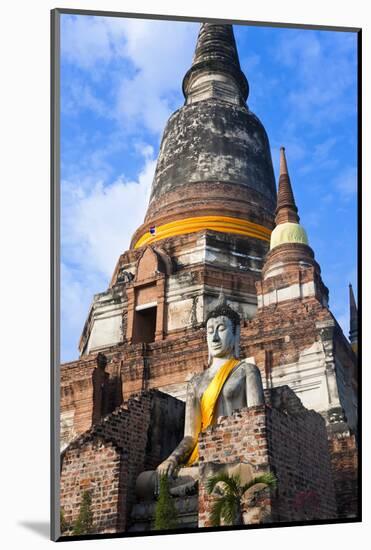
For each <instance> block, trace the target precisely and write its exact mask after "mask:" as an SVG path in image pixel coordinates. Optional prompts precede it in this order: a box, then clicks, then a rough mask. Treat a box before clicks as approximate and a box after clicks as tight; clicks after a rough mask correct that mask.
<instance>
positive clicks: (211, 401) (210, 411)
mask: <svg viewBox="0 0 371 550" xmlns="http://www.w3.org/2000/svg"><path fill="white" fill-rule="evenodd" d="M206 334H207V345H208V351H209V362H208V368H207V369H206V370H205V371H203V372H201V373H199V374H195V375H194V376H193V377H192V378H191V380H190V381H189V383H188V386H187V395H186V408H185V426H184V437H183V439H182V440H181V442H180V443H179V445H178V446H177V447H176V448H175V449H174V450H173V452H172V453H171V454H170V456H168V458H166V460H164V461H163V462H162V463H161V464H160V465H159V466H158V468H157V470H156V472H143V474H141V475H140V476H139V477H138V480H137V496H138V497H139V498H143V499H145V498H146V497H147V498H148V496H149V495H150V494H152V495H153V493H154V492H156V485H157V483H158V478H159V476H160V475H166V476H168V478H169V481H170V487H171V488H170V492H171V493H172V494H173V495H181V494H186V493H187V491H190V490H192V488H193V487H194V486H195V484H196V483H197V480H198V467H197V465H198V436H199V433H200V432H201V431H204V430H205V429H206V428H207V427H208V426H211V425H213V424H215V423H216V422H217V419H218V417H220V416H229V415H231V414H232V413H233V411H235V410H237V409H242V408H245V407H252V406H254V405H260V404H262V403H264V394H263V386H262V380H261V375H260V371H259V369H258V368H257V367H256V365H255V364H253V363H252V362H251V361H249V360H247V359H238V353H239V340H240V338H239V335H240V317H239V315H238V313H237V312H236V311H234V310H233V309H232V308H231V307H230V306H229V305H227V303H226V299H225V296H224V295H223V294H221V295H220V297H219V300H218V304H217V306H216V307H215V308H214V309H213V310H212V311H211V312H210V313H209V314H208V316H207V319H206Z"/></svg>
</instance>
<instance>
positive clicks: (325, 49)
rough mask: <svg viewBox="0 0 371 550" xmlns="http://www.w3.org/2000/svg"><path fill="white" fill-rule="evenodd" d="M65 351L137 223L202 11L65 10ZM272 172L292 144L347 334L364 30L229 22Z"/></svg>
mask: <svg viewBox="0 0 371 550" xmlns="http://www.w3.org/2000/svg"><path fill="white" fill-rule="evenodd" d="M61 24H62V28H61V175H62V182H61V197H62V201H61V219H62V222H61V360H62V361H69V360H72V359H75V358H77V357H78V349H77V344H78V340H79V337H80V334H81V331H82V328H83V325H84V322H85V319H86V317H87V314H88V310H89V307H90V305H91V302H92V299H93V295H94V294H95V293H97V292H102V291H104V290H105V289H106V288H107V286H108V284H109V280H110V278H111V275H112V272H113V269H114V266H115V263H116V261H117V259H118V256H119V255H120V254H121V253H122V252H123V251H124V250H126V249H127V248H128V247H129V242H130V239H131V236H132V234H133V232H134V231H135V229H136V228H137V227H138V226H139V225H140V224H141V223H142V221H143V218H144V215H145V211H146V207H147V203H148V197H149V191H150V186H151V183H152V178H153V173H154V169H155V166H156V158H157V154H158V149H159V145H160V140H161V136H162V131H163V129H164V126H165V124H166V121H167V119H168V117H169V116H170V114H171V113H172V112H174V111H175V110H176V109H178V108H179V107H181V106H182V105H183V102H184V98H183V95H182V91H181V84H182V78H183V76H184V74H185V72H186V71H187V69H188V68H189V67H190V65H191V62H192V56H193V53H194V48H195V44H196V39H197V34H198V30H199V24H198V23H184V22H164V21H148V20H135V19H121V18H104V17H88V16H83V15H79V16H72V15H62V23H61ZM234 31H235V37H236V42H237V47H238V51H239V56H240V62H241V67H242V70H243V71H244V72H245V74H246V76H247V79H248V81H249V85H250V96H249V98H248V101H247V103H248V106H249V108H250V109H251V110H252V111H253V112H254V113H255V114H256V115H257V116H258V117H259V118H260V119H261V121H262V122H263V124H264V126H265V128H266V130H267V133H268V136H269V140H270V145H271V150H272V158H273V164H274V169H275V173H276V175H277V170H278V166H279V162H278V152H279V147H280V146H281V145H284V146H285V147H286V154H287V160H288V166H289V172H290V176H291V181H292V184H293V188H294V193H295V197H296V202H297V205H298V208H299V214H300V218H301V223H302V224H303V226H304V227H305V228H306V230H307V233H308V237H309V243H310V245H311V247H312V248H313V250H314V252H315V255H316V259H317V261H318V262H319V264H320V266H321V268H322V276H323V280H324V282H325V284H326V285H327V286H328V287H329V290H330V308H331V310H332V312H333V313H334V315H335V316H336V318H337V319H338V321H339V322H340V324H341V326H342V327H343V330H344V332H345V334H346V335H348V331H349V323H348V283H349V282H351V283H352V284H353V287H354V290H355V292H356V291H357V286H356V284H357V279H356V266H357V257H356V253H357V246H356V229H357V222H356V215H357V196H356V186H357V89H356V68H357V38H356V34H355V33H340V32H329V31H312V30H302V29H301V30H298V29H277V28H268V27H251V26H237V25H235V26H234Z"/></svg>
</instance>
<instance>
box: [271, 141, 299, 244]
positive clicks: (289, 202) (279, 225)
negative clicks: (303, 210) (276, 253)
mask: <svg viewBox="0 0 371 550" xmlns="http://www.w3.org/2000/svg"><path fill="white" fill-rule="evenodd" d="M299 220H300V218H299V216H298V209H297V206H296V204H295V199H294V193H293V192H292V187H291V181H290V176H289V171H288V169H287V162H286V155H285V148H284V147H281V149H280V179H279V182H278V193H277V208H276V220H275V221H276V227H275V228H274V229H273V231H272V233H271V242H270V249H271V250H273V248H275V247H276V246H278V245H280V244H288V243H298V244H305V245H308V237H307V234H306V231H305V229H304V227H302V226H301V225H300V223H299Z"/></svg>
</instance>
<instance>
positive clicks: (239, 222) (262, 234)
mask: <svg viewBox="0 0 371 550" xmlns="http://www.w3.org/2000/svg"><path fill="white" fill-rule="evenodd" d="M203 229H211V230H213V231H220V232H222V233H235V234H237V235H243V236H244V237H254V238H255V239H261V240H263V241H267V242H269V241H270V235H271V230H270V229H267V228H266V227H264V226H263V225H259V224H257V223H253V222H249V221H247V220H243V219H240V218H232V217H228V216H198V217H195V218H185V219H183V220H175V221H173V222H169V223H165V224H164V225H159V226H155V233H154V234H153V235H152V234H151V233H150V232H149V231H147V232H146V233H144V235H142V236H141V237H140V238H139V239H138V240H137V242H136V243H135V245H134V248H139V247H140V246H144V245H146V244H151V243H153V242H156V241H160V240H161V239H167V238H168V237H175V236H176V235H185V234H187V233H195V232H196V231H202V230H203Z"/></svg>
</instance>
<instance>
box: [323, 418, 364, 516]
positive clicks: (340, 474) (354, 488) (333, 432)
mask: <svg viewBox="0 0 371 550" xmlns="http://www.w3.org/2000/svg"><path fill="white" fill-rule="evenodd" d="M328 444H329V451H330V455H331V467H332V475H333V479H334V485H335V493H336V503H337V511H338V517H339V518H354V517H357V516H358V514H359V510H358V450H357V443H356V438H355V436H354V434H352V433H350V431H349V429H348V427H347V425H346V424H345V423H338V424H334V425H330V426H329V427H328Z"/></svg>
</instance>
